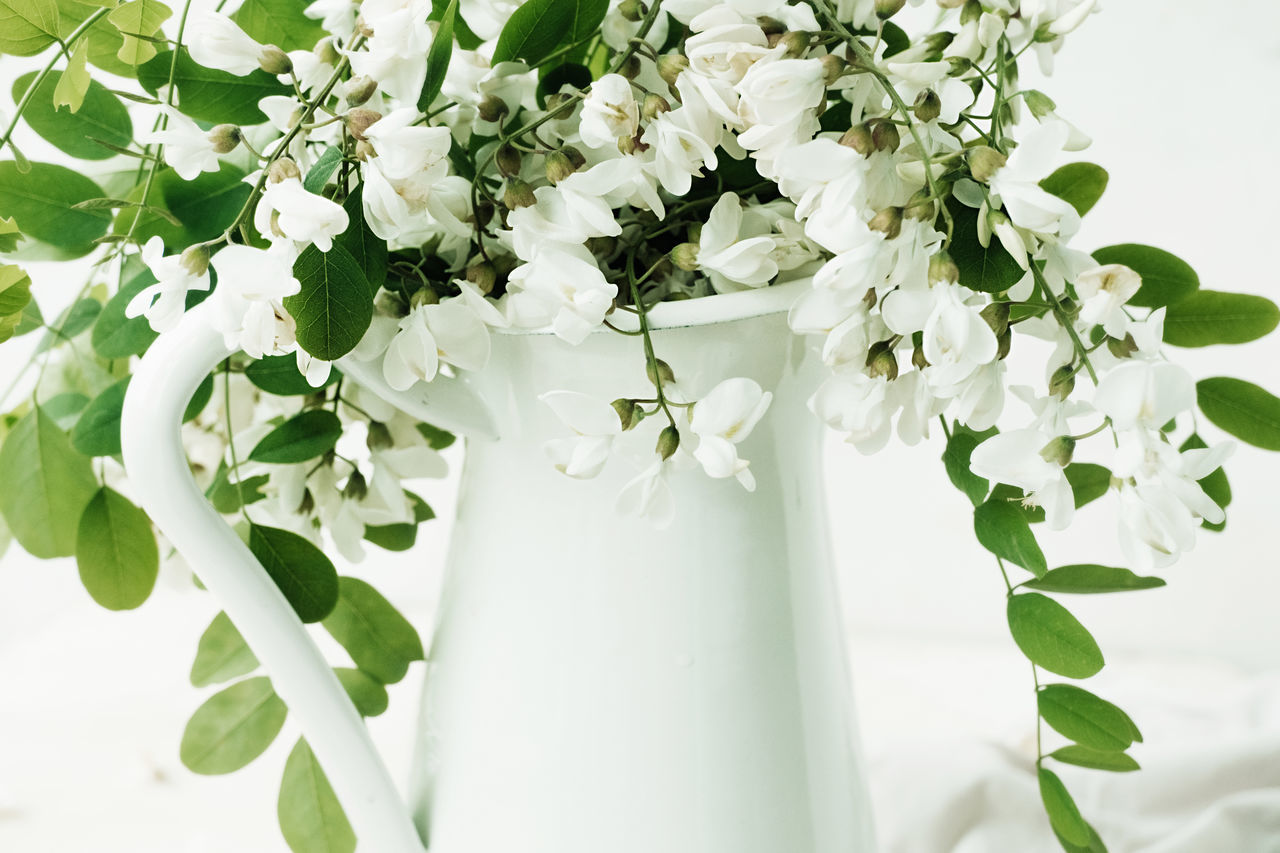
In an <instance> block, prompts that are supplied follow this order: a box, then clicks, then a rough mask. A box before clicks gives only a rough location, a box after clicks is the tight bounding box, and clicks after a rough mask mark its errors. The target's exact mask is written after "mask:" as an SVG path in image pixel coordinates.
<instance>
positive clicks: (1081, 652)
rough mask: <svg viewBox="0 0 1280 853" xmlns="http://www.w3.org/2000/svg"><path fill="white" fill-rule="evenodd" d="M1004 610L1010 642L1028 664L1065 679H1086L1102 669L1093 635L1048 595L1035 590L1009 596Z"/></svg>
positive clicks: (1100, 657) (1100, 655)
mask: <svg viewBox="0 0 1280 853" xmlns="http://www.w3.org/2000/svg"><path fill="white" fill-rule="evenodd" d="M1007 610H1008V614H1007V615H1008V619H1009V632H1010V633H1011V634H1012V635H1013V641H1014V642H1015V643H1017V644H1018V648H1019V649H1021V650H1022V653H1023V654H1024V655H1026V656H1027V658H1028V659H1029V660H1030V661H1031V662H1032V663H1034V664H1036V665H1037V666H1040V667H1043V668H1044V669H1047V670H1049V671H1050V672H1055V673H1057V674H1058V675H1065V676H1066V677H1067V678H1088V677H1089V676H1091V675H1096V674H1097V673H1098V671H1099V670H1101V669H1102V666H1103V657H1102V651H1101V650H1100V649H1099V648H1098V643H1097V641H1095V640H1094V639H1093V635H1091V634H1090V633H1089V632H1088V631H1087V630H1086V629H1085V627H1084V626H1083V625H1081V624H1080V622H1079V620H1077V619H1076V618H1075V617H1074V616H1072V615H1071V613H1070V612H1069V611H1068V610H1067V609H1066V608H1065V607H1063V606H1062V605H1061V604H1059V603H1058V602H1056V601H1054V600H1053V599H1052V598H1049V597H1048V596H1045V595H1041V594H1040V593H1038V592H1028V593H1020V594H1018V595H1011V596H1009V603H1008V608H1007Z"/></svg>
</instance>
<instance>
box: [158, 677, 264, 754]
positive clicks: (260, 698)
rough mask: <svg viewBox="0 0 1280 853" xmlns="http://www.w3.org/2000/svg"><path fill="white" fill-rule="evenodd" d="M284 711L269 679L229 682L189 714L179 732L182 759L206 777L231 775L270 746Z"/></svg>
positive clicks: (260, 678)
mask: <svg viewBox="0 0 1280 853" xmlns="http://www.w3.org/2000/svg"><path fill="white" fill-rule="evenodd" d="M287 715H288V709H287V708H286V707H285V704H284V702H283V701H282V700H281V699H280V697H279V696H277V695H276V692H275V690H273V689H272V687H271V681H270V680H269V679H267V678H265V677H262V676H259V677H258V678H249V679H246V680H244V681H241V682H238V683H236V684H233V685H231V686H230V687H228V688H226V689H225V690H222V691H220V692H218V693H215V694H214V695H213V696H211V697H210V698H209V700H208V701H206V702H205V703H204V704H203V705H201V706H200V707H199V708H197V709H196V712H195V713H194V714H192V715H191V719H190V720H189V721H188V722H187V728H186V730H185V731H184V732H183V733H182V746H181V748H180V750H179V755H180V757H181V758H182V763H183V764H185V765H186V766H187V768H188V769H189V770H191V771H193V772H195V773H199V774H201V775H204V776H217V775H221V774H223V773H233V772H235V771H236V770H239V769H240V768H241V767H244V766H245V765H246V764H248V763H249V762H251V761H253V760H254V759H255V758H257V757H258V756H259V755H261V754H262V753H263V752H265V751H266V749H267V747H269V746H271V742H272V741H273V740H275V739H276V735H278V734H280V729H281V728H282V727H283V726H284V720H285V717H286V716H287Z"/></svg>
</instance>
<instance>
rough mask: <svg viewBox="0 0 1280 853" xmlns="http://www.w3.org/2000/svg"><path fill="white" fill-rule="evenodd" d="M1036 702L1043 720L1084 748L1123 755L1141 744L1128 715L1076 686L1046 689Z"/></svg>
mask: <svg viewBox="0 0 1280 853" xmlns="http://www.w3.org/2000/svg"><path fill="white" fill-rule="evenodd" d="M1036 702H1037V705H1038V707H1039V709H1040V716H1041V717H1044V721H1045V722H1046V723H1048V724H1049V725H1050V726H1052V727H1053V729H1054V731H1056V732H1058V734H1060V735H1062V736H1063V737H1066V738H1070V739H1071V740H1073V741H1075V742H1076V743H1078V744H1080V745H1081V746H1087V747H1089V748H1090V749H1099V750H1105V751H1110V752H1123V751H1124V750H1126V749H1128V748H1129V747H1130V746H1132V745H1133V742H1134V741H1135V740H1138V741H1141V740H1142V734H1141V732H1139V731H1138V727H1137V726H1135V725H1134V724H1133V720H1131V719H1130V718H1129V715H1128V714H1126V713H1125V712H1124V711H1122V710H1120V708H1118V707H1116V706H1115V705H1113V704H1111V703H1110V702H1108V701H1107V700H1105V699H1100V698H1099V697H1097V696H1095V695H1093V694H1092V693H1090V692H1089V691H1088V690H1084V689H1082V688H1079V687H1076V686H1075V685H1073V684H1050V685H1047V686H1045V687H1044V688H1043V689H1041V691H1040V693H1039V694H1038V695H1037V698H1036Z"/></svg>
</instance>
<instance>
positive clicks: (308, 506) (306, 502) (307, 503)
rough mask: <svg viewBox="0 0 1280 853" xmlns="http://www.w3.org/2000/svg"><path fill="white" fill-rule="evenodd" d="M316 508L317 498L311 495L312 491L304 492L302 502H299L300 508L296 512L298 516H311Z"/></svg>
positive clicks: (305, 490) (304, 490)
mask: <svg viewBox="0 0 1280 853" xmlns="http://www.w3.org/2000/svg"><path fill="white" fill-rule="evenodd" d="M315 508H316V496H315V495H313V494H311V490H310V489H303V490H302V500H300V501H298V508H297V509H296V510H294V512H295V513H297V514H298V515H310V514H311V513H312V512H313V511H314V510H315Z"/></svg>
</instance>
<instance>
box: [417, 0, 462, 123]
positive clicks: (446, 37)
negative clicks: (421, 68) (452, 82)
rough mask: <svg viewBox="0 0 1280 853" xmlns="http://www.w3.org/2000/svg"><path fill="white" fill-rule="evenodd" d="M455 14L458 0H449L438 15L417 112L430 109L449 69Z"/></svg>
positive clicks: (456, 14)
mask: <svg viewBox="0 0 1280 853" xmlns="http://www.w3.org/2000/svg"><path fill="white" fill-rule="evenodd" d="M457 16H458V0H449V5H448V6H446V7H445V10H444V14H443V15H441V16H440V27H439V29H437V30H436V34H435V37H434V38H432V40H431V47H430V48H429V49H428V50H427V76H426V79H425V80H424V81H423V84H422V92H421V94H419V95H418V112H422V113H425V112H427V111H428V110H430V109H431V104H432V103H434V102H435V99H436V98H437V97H438V96H439V95H440V88H441V87H442V86H443V85H444V78H445V74H446V73H447V72H448V71H449V60H450V59H452V58H453V22H454V19H455V18H457Z"/></svg>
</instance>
